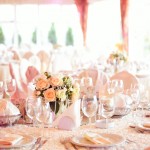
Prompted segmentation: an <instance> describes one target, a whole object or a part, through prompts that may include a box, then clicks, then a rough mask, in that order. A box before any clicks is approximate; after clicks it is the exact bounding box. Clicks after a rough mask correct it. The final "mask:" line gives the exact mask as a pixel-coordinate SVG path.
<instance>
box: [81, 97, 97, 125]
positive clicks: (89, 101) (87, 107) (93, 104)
mask: <svg viewBox="0 0 150 150" xmlns="http://www.w3.org/2000/svg"><path fill="white" fill-rule="evenodd" d="M97 107H98V102H97V97H96V96H95V95H93V96H92V97H88V95H84V96H83V98H82V112H83V113H84V115H85V116H86V117H88V118H89V125H90V124H91V122H92V121H91V119H92V117H93V116H95V115H96V113H97Z"/></svg>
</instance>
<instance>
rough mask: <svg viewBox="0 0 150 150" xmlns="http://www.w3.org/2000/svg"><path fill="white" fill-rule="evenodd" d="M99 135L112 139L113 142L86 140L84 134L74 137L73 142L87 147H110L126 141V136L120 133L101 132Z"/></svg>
mask: <svg viewBox="0 0 150 150" xmlns="http://www.w3.org/2000/svg"><path fill="white" fill-rule="evenodd" d="M98 135H100V136H102V137H104V138H107V139H108V140H109V141H111V144H94V143H92V142H90V141H88V140H86V139H85V138H84V137H83V135H80V136H75V137H73V138H72V139H71V142H72V143H73V144H75V145H78V146H85V147H110V146H115V145H118V144H121V143H123V142H124V141H125V138H124V137H122V136H121V135H118V134H109V133H101V134H98Z"/></svg>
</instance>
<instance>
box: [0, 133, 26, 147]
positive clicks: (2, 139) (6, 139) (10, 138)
mask: <svg viewBox="0 0 150 150" xmlns="http://www.w3.org/2000/svg"><path fill="white" fill-rule="evenodd" d="M22 138H23V136H21V135H17V134H11V133H7V134H5V135H1V136H0V145H14V144H16V143H18V142H19V141H21V140H22Z"/></svg>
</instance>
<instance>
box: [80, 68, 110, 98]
mask: <svg viewBox="0 0 150 150" xmlns="http://www.w3.org/2000/svg"><path fill="white" fill-rule="evenodd" d="M83 77H91V78H92V80H93V86H94V87H95V92H96V95H97V97H99V91H100V89H103V86H104V85H105V83H106V82H107V81H108V76H107V75H106V74H105V73H104V72H103V71H100V70H98V69H97V68H89V69H86V70H83V71H82V72H81V73H80V74H79V78H80V79H82V78H83Z"/></svg>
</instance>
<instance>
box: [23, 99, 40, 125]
mask: <svg viewBox="0 0 150 150" xmlns="http://www.w3.org/2000/svg"><path fill="white" fill-rule="evenodd" d="M37 106H38V102H37V99H35V98H34V97H28V98H27V99H26V104H25V110H26V114H27V116H28V117H29V118H30V119H31V120H32V121H33V126H35V121H36V117H35V109H36V107H37Z"/></svg>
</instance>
